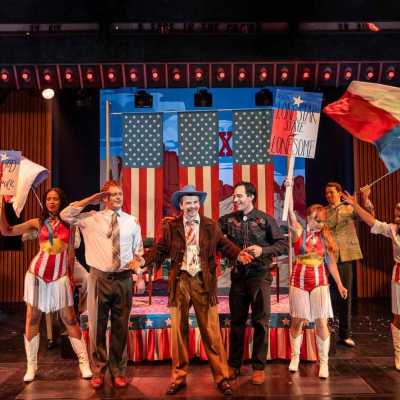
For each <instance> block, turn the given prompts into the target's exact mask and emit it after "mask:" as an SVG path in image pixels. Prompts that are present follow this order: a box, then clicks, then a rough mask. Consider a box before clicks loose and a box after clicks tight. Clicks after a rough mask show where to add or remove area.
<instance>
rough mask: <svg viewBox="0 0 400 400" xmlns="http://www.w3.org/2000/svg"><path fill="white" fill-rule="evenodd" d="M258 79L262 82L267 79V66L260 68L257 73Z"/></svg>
mask: <svg viewBox="0 0 400 400" xmlns="http://www.w3.org/2000/svg"><path fill="white" fill-rule="evenodd" d="M258 79H259V80H260V82H264V81H266V80H267V79H268V70H267V68H264V67H263V68H261V69H260V72H259V74H258Z"/></svg>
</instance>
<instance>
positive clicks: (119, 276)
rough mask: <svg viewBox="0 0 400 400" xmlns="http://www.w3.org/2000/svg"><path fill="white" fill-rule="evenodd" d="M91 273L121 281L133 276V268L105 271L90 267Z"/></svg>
mask: <svg viewBox="0 0 400 400" xmlns="http://www.w3.org/2000/svg"><path fill="white" fill-rule="evenodd" d="M90 273H91V274H93V275H95V276H99V277H101V278H103V279H109V280H120V281H122V280H124V279H128V278H130V277H131V276H132V271H131V270H126V271H119V272H105V271H100V270H99V269H97V268H90Z"/></svg>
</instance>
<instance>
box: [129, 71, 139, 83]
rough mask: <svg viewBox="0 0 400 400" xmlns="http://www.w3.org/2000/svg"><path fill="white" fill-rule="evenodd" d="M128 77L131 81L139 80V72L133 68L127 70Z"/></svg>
mask: <svg viewBox="0 0 400 400" xmlns="http://www.w3.org/2000/svg"><path fill="white" fill-rule="evenodd" d="M129 79H130V80H131V82H137V81H138V80H139V74H138V72H137V70H136V69H135V68H131V69H130V70H129Z"/></svg>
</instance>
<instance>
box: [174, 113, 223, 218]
mask: <svg viewBox="0 0 400 400" xmlns="http://www.w3.org/2000/svg"><path fill="white" fill-rule="evenodd" d="M178 133H179V185H180V187H183V186H186V185H193V186H194V187H195V188H196V189H197V190H200V191H203V192H206V193H207V198H206V201H205V202H204V208H203V210H204V215H205V216H207V217H210V218H213V219H215V218H218V216H219V198H218V197H219V166H218V115H217V113H216V112H213V111H198V112H185V113H178Z"/></svg>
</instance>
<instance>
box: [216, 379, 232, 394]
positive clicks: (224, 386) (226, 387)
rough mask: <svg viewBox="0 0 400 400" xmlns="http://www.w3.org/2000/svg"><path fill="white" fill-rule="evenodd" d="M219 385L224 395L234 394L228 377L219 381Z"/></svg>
mask: <svg viewBox="0 0 400 400" xmlns="http://www.w3.org/2000/svg"><path fill="white" fill-rule="evenodd" d="M217 387H218V389H219V391H220V392H221V393H223V395H224V396H232V394H233V391H232V386H231V384H230V383H229V382H228V379H223V380H222V381H221V382H219V383H218V385H217Z"/></svg>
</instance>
